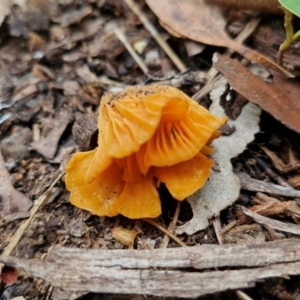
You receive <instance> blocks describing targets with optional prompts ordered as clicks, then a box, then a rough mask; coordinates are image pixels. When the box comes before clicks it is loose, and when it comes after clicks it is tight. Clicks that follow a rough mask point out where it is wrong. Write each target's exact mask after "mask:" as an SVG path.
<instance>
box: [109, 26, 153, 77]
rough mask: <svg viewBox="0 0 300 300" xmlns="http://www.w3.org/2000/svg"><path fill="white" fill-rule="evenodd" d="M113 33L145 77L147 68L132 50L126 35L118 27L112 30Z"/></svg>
mask: <svg viewBox="0 0 300 300" xmlns="http://www.w3.org/2000/svg"><path fill="white" fill-rule="evenodd" d="M114 33H115V35H116V36H117V37H118V39H119V40H120V41H121V42H122V43H123V44H124V46H125V47H126V49H127V51H128V52H129V53H130V54H131V56H132V58H133V59H134V60H135V62H136V63H137V64H138V65H139V67H140V68H141V69H142V71H143V72H144V74H145V75H147V74H148V72H149V69H148V67H147V66H146V65H145V63H144V62H143V60H142V59H141V58H140V57H139V56H138V54H137V53H136V52H135V51H134V49H133V48H132V46H131V44H130V43H129V41H128V39H127V37H126V35H125V34H124V33H123V31H122V30H121V29H120V28H119V27H116V28H115V29H114Z"/></svg>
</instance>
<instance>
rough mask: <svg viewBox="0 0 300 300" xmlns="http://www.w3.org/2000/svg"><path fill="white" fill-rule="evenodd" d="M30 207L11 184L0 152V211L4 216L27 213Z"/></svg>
mask: <svg viewBox="0 0 300 300" xmlns="http://www.w3.org/2000/svg"><path fill="white" fill-rule="evenodd" d="M31 206H32V202H31V201H30V200H29V199H28V198H27V197H26V196H25V195H24V194H22V193H20V192H19V191H17V190H16V189H15V188H14V187H13V185H12V184H11V181H10V176H9V173H8V171H7V170H6V167H5V162H4V160H3V157H2V153H1V151H0V211H2V213H3V214H4V215H5V216H6V215H10V214H13V213H18V212H24V211H28V209H29V208H30V207H31Z"/></svg>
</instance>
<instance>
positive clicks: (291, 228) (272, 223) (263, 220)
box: [241, 206, 300, 235]
mask: <svg viewBox="0 0 300 300" xmlns="http://www.w3.org/2000/svg"><path fill="white" fill-rule="evenodd" d="M241 209H242V211H243V213H244V214H245V215H246V216H248V217H250V218H252V219H253V220H254V221H255V222H257V223H259V224H263V225H267V226H269V227H271V228H273V229H276V230H280V231H283V232H289V233H293V234H297V235H300V226H299V225H295V224H292V223H283V222H281V221H277V220H274V219H270V218H267V217H264V216H261V215H259V214H257V213H255V212H253V211H251V210H250V209H248V208H246V207H243V206H241Z"/></svg>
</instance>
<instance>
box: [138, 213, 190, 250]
mask: <svg viewBox="0 0 300 300" xmlns="http://www.w3.org/2000/svg"><path fill="white" fill-rule="evenodd" d="M143 220H144V221H145V222H147V223H149V224H151V225H152V226H154V227H155V228H157V229H159V230H160V231H162V232H163V233H165V234H167V235H168V236H169V237H170V238H172V239H173V240H174V241H175V242H176V243H177V244H179V245H180V246H182V247H187V244H186V243H184V242H183V241H182V240H180V239H179V238H178V237H177V236H176V235H174V234H173V233H171V232H169V231H168V230H167V229H166V228H165V227H163V226H162V225H160V224H158V223H157V222H155V221H153V220H151V219H143Z"/></svg>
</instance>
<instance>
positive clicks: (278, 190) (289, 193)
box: [236, 172, 300, 198]
mask: <svg viewBox="0 0 300 300" xmlns="http://www.w3.org/2000/svg"><path fill="white" fill-rule="evenodd" d="M236 175H237V176H238V177H239V179H240V181H241V185H242V189H245V190H247V191H253V192H264V193H269V194H273V195H280V196H285V197H297V198H299V197H300V191H297V190H294V189H293V188H290V187H285V186H281V185H277V184H273V183H268V182H264V181H260V180H257V179H253V178H251V177H250V176H249V175H247V174H246V173H242V172H239V173H237V174H236Z"/></svg>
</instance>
